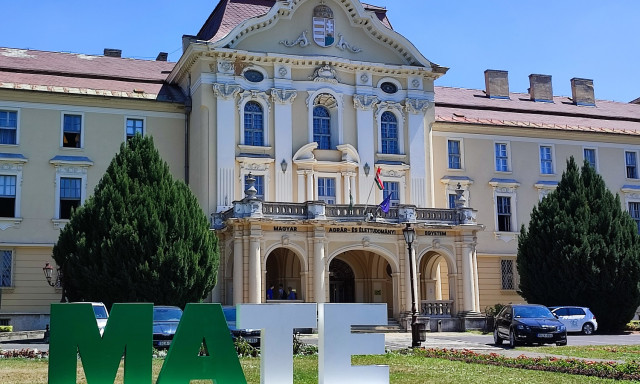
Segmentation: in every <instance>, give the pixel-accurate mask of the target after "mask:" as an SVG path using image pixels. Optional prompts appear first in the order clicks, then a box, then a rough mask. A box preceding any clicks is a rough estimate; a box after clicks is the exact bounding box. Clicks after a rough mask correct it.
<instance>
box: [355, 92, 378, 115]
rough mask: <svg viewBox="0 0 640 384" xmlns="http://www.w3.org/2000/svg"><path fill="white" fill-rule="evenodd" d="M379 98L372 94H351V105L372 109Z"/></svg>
mask: <svg viewBox="0 0 640 384" xmlns="http://www.w3.org/2000/svg"><path fill="white" fill-rule="evenodd" d="M379 101H380V99H378V96H373V95H354V96H353V106H354V107H355V108H357V109H362V110H364V111H370V110H371V109H373V108H374V107H375V106H376V104H378V102H379Z"/></svg>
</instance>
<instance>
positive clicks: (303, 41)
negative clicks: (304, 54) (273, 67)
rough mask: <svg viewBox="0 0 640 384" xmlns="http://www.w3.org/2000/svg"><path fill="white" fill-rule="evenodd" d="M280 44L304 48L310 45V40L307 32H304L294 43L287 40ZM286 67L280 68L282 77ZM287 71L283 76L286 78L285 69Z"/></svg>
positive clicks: (281, 41)
mask: <svg viewBox="0 0 640 384" xmlns="http://www.w3.org/2000/svg"><path fill="white" fill-rule="evenodd" d="M280 44H282V45H284V46H285V47H289V48H291V47H295V46H296V45H299V46H301V47H302V48H304V47H306V46H307V45H309V39H307V31H303V32H302V33H301V34H300V36H298V38H297V39H295V40H293V41H292V42H289V41H287V40H280ZM283 68H284V67H282V68H280V74H281V75H282V69H283ZM284 70H285V74H284V75H282V76H285V75H286V74H287V73H286V70H287V69H286V68H284Z"/></svg>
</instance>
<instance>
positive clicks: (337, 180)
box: [314, 173, 342, 205]
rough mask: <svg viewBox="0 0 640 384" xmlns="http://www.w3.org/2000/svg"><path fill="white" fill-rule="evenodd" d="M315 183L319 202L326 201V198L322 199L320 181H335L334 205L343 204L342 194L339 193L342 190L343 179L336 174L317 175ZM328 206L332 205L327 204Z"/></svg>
mask: <svg viewBox="0 0 640 384" xmlns="http://www.w3.org/2000/svg"><path fill="white" fill-rule="evenodd" d="M314 179H315V180H314V182H315V188H314V189H315V197H316V198H315V199H316V200H317V201H325V202H326V200H325V199H324V198H321V197H320V185H319V184H318V183H319V181H320V180H319V179H333V180H334V181H335V183H336V184H335V192H336V194H335V202H334V204H333V205H337V204H342V201H340V199H341V198H342V196H341V194H340V193H339V192H338V191H341V190H342V180H341V179H342V178H341V177H338V176H337V174H336V173H316V174H315V178H314ZM327 204H330V203H328V202H327Z"/></svg>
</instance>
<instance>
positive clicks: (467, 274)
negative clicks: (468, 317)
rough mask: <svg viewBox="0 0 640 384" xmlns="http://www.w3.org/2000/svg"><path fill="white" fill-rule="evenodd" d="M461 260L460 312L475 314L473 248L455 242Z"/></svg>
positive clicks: (465, 242) (466, 243)
mask: <svg viewBox="0 0 640 384" xmlns="http://www.w3.org/2000/svg"><path fill="white" fill-rule="evenodd" d="M456 246H457V248H458V250H459V251H460V257H461V259H462V294H463V298H462V310H463V311H465V312H475V304H476V300H475V278H474V276H473V270H474V268H473V247H472V245H471V243H470V242H468V241H463V242H456Z"/></svg>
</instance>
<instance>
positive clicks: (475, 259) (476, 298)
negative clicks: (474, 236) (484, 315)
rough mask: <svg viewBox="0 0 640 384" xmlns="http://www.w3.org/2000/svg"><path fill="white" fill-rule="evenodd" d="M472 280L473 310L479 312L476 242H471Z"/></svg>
mask: <svg viewBox="0 0 640 384" xmlns="http://www.w3.org/2000/svg"><path fill="white" fill-rule="evenodd" d="M472 252H473V281H474V285H473V288H474V294H475V298H474V299H475V311H476V312H480V311H481V310H480V286H479V283H478V252H477V251H476V244H475V243H474V244H473V251H472Z"/></svg>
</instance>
